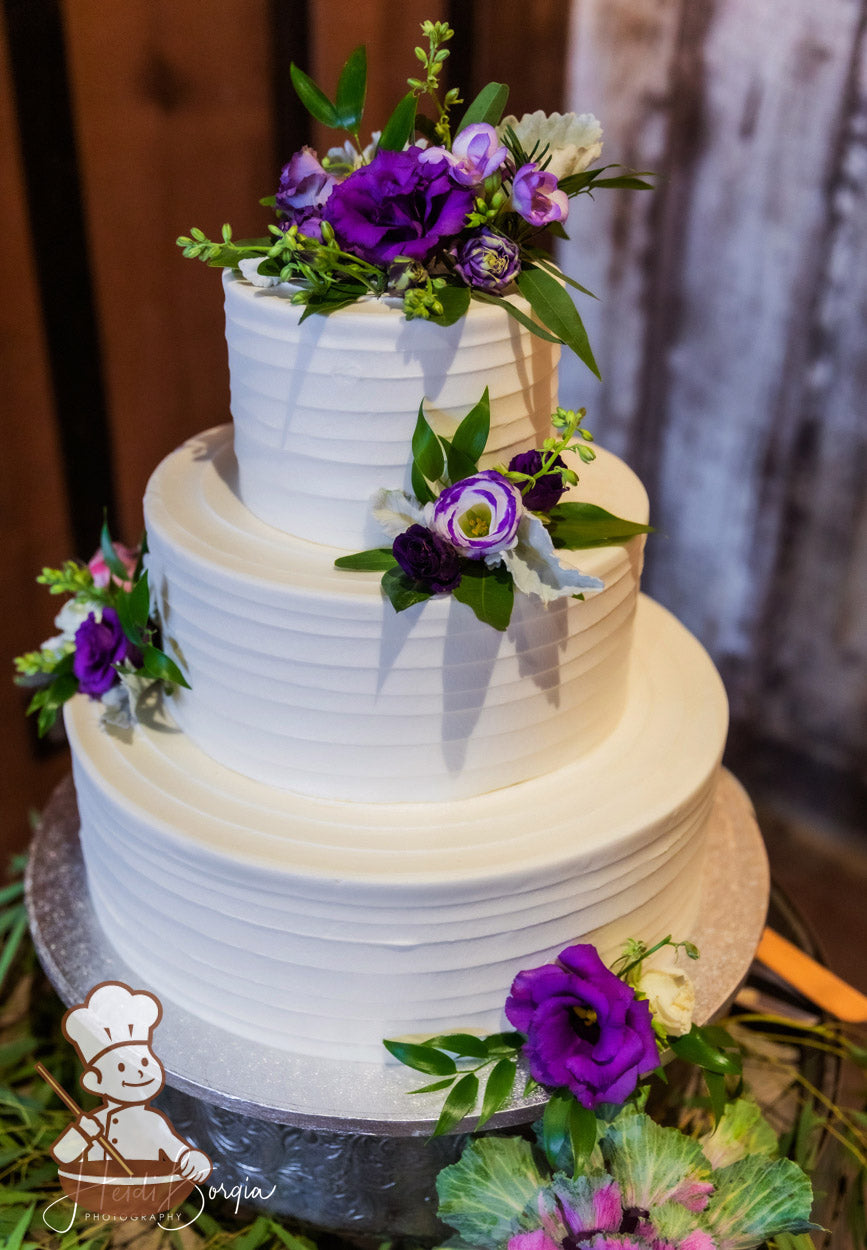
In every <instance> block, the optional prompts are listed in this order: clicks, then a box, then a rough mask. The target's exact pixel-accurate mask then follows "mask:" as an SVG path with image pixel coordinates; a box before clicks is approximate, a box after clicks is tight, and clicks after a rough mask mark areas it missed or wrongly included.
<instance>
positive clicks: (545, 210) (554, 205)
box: [512, 161, 569, 226]
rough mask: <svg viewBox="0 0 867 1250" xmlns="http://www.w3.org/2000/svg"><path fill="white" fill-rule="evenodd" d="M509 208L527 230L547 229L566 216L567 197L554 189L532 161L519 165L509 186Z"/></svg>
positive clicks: (549, 176)
mask: <svg viewBox="0 0 867 1250" xmlns="http://www.w3.org/2000/svg"><path fill="white" fill-rule="evenodd" d="M512 205H513V207H514V209H515V212H516V213H519V214H520V216H521V217H523V218H524V220H525V221H528V222H529V223H530V225H531V226H549V225H550V224H551V222H553V221H565V220H566V218H567V217H568V215H569V197H568V195H567V194H566V192H565V191H561V190H560V189H559V187H558V186H557V179H556V178H555V177H554V175H553V174H552V173H549V172H548V170H547V169H540V168H539V166H538V165H537V164H536V163H535V161H530V162H529V163H528V164H527V165H522V166H521V168H520V169H519V170H518V172H517V173H516V174H515V179H514V181H513V183H512Z"/></svg>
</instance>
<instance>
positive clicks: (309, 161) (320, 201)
mask: <svg viewBox="0 0 867 1250" xmlns="http://www.w3.org/2000/svg"><path fill="white" fill-rule="evenodd" d="M336 185H337V180H336V178H334V176H333V175H332V174H329V173H328V171H327V170H325V169H323V168H322V166H321V165H320V163H319V159H318V157H317V155H316V153H315V152H314V151H313V149H312V148H309V147H303V148H301V149H300V151H298V152H296V153H295V154H294V156H293V157H292V158H291V160H290V161H289V162H288V164H286V165H284V166H283V169H282V170H281V173H280V185H279V187H278V188H277V194H276V196H275V197H274V202H275V204H276V207H277V208H278V209H279V210H280V212H281V213H283V214H284V218H283V222H284V224H285V225H286V226H293V225H294V226H297V227H298V229H299V230H300V231H301V233H302V234H306V235H307V236H308V238H311V239H321V237H322V227H321V225H320V222H321V219H322V207H323V205H324V204H325V201H326V200H327V199H328V197H329V196H330V195H331V192H332V190H333V189H334V187H335V186H336Z"/></svg>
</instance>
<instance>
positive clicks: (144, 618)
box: [114, 572, 151, 647]
mask: <svg viewBox="0 0 867 1250" xmlns="http://www.w3.org/2000/svg"><path fill="white" fill-rule="evenodd" d="M114 606H115V608H116V610H117V617H118V620H119V621H120V627H121V629H122V630H123V632H124V633H125V634H126V636H127V638H128V639H129V640H130V642H132V643H135V645H136V646H137V647H143V646H144V645H145V629H146V628H147V623H148V616H149V615H150V606H151V605H150V588H149V587H148V575H147V572H145V573H143V574H142V575H141V578H140V579H139V580H138V581H137V582H136V584H135V585H134V586H133V588H132V590H130V591H129V592H126V591H121V592H120V594H118V596H117V598H116V599H115V601H114Z"/></svg>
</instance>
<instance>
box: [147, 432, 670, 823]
mask: <svg viewBox="0 0 867 1250" xmlns="http://www.w3.org/2000/svg"><path fill="white" fill-rule="evenodd" d="M236 474H237V469H236V463H235V458H234V454H233V450H232V431H231V427H230V426H223V427H220V428H218V429H216V430H211V431H209V432H207V433H205V434H203V435H200V436H198V437H196V438H194V439H191V440H190V441H189V442H187V443H186V444H184V445H183V446H182V447H181V448H179V449H178V450H177V451H176V452H174V453H173V454H172V455H171V456H169V457H168V458H167V459H166V460H165V461H164V462H163V463H162V465H160V467H159V468H158V469H157V471H156V472H155V474H154V475H153V477H152V479H151V482H150V484H149V487H148V491H147V495H146V497H145V521H146V526H147V532H148V543H149V555H148V569H149V574H150V584H151V588H152V592H153V593H154V595H155V598H156V604H157V611H158V614H159V618H160V621H161V624H162V629H163V640H164V645H165V646H166V648H167V649H168V650H169V651H170V652H171V653H172V654H173V655H174V656H175V657H176V659H177V660H178V662H179V664H180V665H181V667H182V669H183V670H184V672H185V673H186V675H187V677H188V680H189V683H190V687H191V689H190V690H188V691H185V690H178V691H177V693H176V694H175V695H174V696H173V697H172V699H171V705H170V706H171V713H172V716H173V717H174V719H175V720H176V721H177V723H178V724H179V725H180V727H181V728H182V729H183V730H184V732H185V733H186V734H187V735H188V736H189V737H190V738H191V739H192V740H193V741H194V742H195V743H196V744H197V746H199V747H200V748H201V749H202V750H203V751H204V752H205V753H206V754H207V755H209V756H211V757H212V758H213V759H215V760H217V761H219V762H220V763H222V764H224V765H226V766H227V767H228V768H231V769H234V770H235V771H236V772H239V773H241V774H243V775H244V776H246V777H249V778H253V779H255V780H258V781H263V782H265V783H267V784H268V785H271V786H276V787H279V788H281V789H284V790H291V791H295V792H297V793H299V794H304V795H309V796H315V797H320V798H325V799H339V800H347V801H355V802H374V803H395V802H413V803H420V802H443V801H452V800H455V799H461V798H468V797H472V796H475V795H479V794H484V793H487V792H489V791H493V790H497V789H500V788H502V787H504V786H509V785H513V784H515V783H518V782H523V781H527V780H530V779H532V778H534V777H541V776H543V775H545V774H546V773H550V772H551V771H552V770H554V769H558V768H561V767H563V766H565V765H567V764H569V763H571V762H572V761H574V760H576V759H579V758H581V757H582V756H583V755H585V754H587V753H588V752H589V751H592V750H593V749H594V748H595V747H596V746H597V745H598V744H599V743H601V742H603V741H604V740H605V739H606V738H607V737H608V736H609V735H610V734H611V733H612V732H613V730H614V729H615V727H616V726H617V724H618V722H619V720H620V718H621V716H622V714H623V711H624V706H625V700H626V694H627V673H628V664H629V653H630V648H631V644H632V634H633V622H634V616H635V605H636V599H637V595H638V589H639V580H640V574H641V563H642V554H643V546H644V539H643V537H637V538H634V539H632V540H631V541H630V542H628V543H627V544H626V545H625V546H618V547H602V548H595V549H592V550H586V551H577V552H570V551H564V552H561V553H559V555H560V558H561V559H562V561H563V562H564V563H568V564H570V565H574V566H577V567H579V568H581V570H582V571H583V572H586V573H588V574H591V575H593V576H595V577H598V578H600V579H601V580H602V582H603V583H604V589H603V590H602V591H600V592H598V593H596V594H593V595H592V596H588V598H587V599H586V600H585V601H578V600H576V599H570V598H566V599H561V600H558V601H556V602H555V603H552V604H548V605H546V604H543V603H542V602H541V601H540V600H539V599H537V598H536V597H534V596H528V595H516V599H515V608H514V611H513V615H512V621H511V624H510V625H509V628H508V629H507V630H506V631H505V632H499V631H497V630H496V629H493V628H492V627H491V626H489V625H486V624H484V623H483V622H481V621H479V620H478V619H477V617H476V616H475V615H474V613H473V612H472V610H471V609H470V608H469V607H468V606H466V605H465V604H462V603H459V602H458V601H457V600H455V599H453V598H452V597H451V596H437V597H435V598H432V599H430V600H428V601H427V602H425V603H423V604H417V605H415V606H413V607H412V608H410V609H408V610H407V611H404V612H401V613H397V612H395V611H394V609H393V608H392V606H391V604H390V603H389V602H388V601H387V600H386V598H385V596H384V595H383V593H382V591H381V589H380V585H379V575H378V574H372V573H357V572H345V571H341V570H339V569H336V568H335V567H334V559H335V557H336V556H339V555H341V554H344V553H343V552H342V551H339V550H337V549H335V548H333V547H329V546H320V545H319V544H316V543H310V542H307V541H304V540H302V539H299V538H295V537H292V536H291V535H287V534H284V533H282V532H280V531H278V530H275V529H273V528H272V527H271V526H269V525H267V524H265V523H264V522H262V521H260V520H258V519H257V518H256V517H254V516H253V514H252V513H251V512H250V511H249V510H248V509H247V508H246V507H244V505H243V504H242V503H241V501H240V499H239V497H238V493H237V480H236ZM574 497H576V498H581V499H585V500H589V501H590V502H593V503H595V504H598V505H600V506H601V507H603V508H605V509H607V510H608V511H609V512H612V513H614V514H616V515H618V516H624V517H628V518H629V519H630V520H635V521H639V522H642V523H644V522H646V520H647V513H648V505H647V496H646V494H645V492H644V488H643V486H642V485H641V483H640V481H639V479H638V478H637V477H636V476H635V474H634V473H633V472H632V471H631V470H630V469H628V468H627V467H626V465H624V464H623V463H622V461H620V460H618V459H617V458H616V457H615V456H612V455H610V454H608V453H605V452H604V451H601V450H600V451H599V452H598V458H597V460H596V461H595V462H594V463H593V464H591V465H589V466H586V467H585V468H583V469H582V472H581V482H580V483H579V486H578V487H577V488H575V494H574ZM323 538H324V539H327V535H323ZM383 542H384V543H387V542H388V540H387V539H385V537H384V536H383Z"/></svg>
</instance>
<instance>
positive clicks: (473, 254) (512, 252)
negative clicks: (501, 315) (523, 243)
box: [457, 229, 521, 291]
mask: <svg viewBox="0 0 867 1250" xmlns="http://www.w3.org/2000/svg"><path fill="white" fill-rule="evenodd" d="M520 268H521V261H520V252H519V249H518V245H517V243H515V242H514V241H513V240H512V239H507V238H506V237H505V236H504V235H502V234H494V232H493V230H484V229H482V230H477V231H476V232H475V233H474V234H471V235H469V236H468V237H467V238H466V239H465V240H464V241H463V242H462V243H461V245H460V247H459V248H458V251H457V271H458V273H459V274H460V275H461V277H462V278H463V280H464V282H466V284H467V286H474V287H478V288H479V289H480V290H482V291H499V290H501V289H502V288H503V287H505V286H508V285H509V283H510V282H511V281H512V280H513V279H514V278H515V277H516V275H517V274H518V273H519V271H520Z"/></svg>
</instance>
